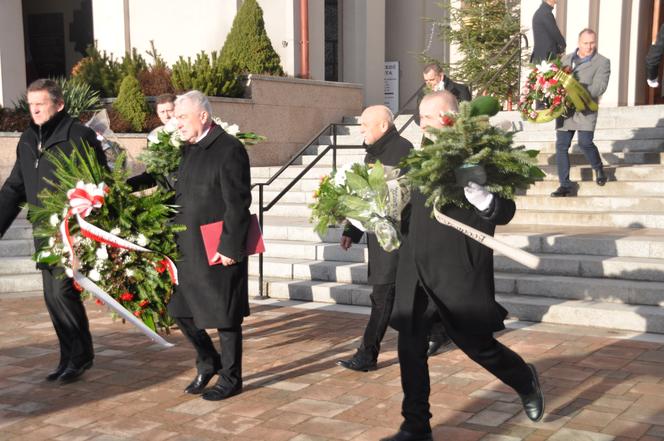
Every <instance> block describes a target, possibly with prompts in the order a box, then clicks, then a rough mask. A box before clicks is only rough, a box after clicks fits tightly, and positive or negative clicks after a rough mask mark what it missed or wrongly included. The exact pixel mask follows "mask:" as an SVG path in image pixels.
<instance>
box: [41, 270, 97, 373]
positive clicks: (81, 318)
mask: <svg viewBox="0 0 664 441" xmlns="http://www.w3.org/2000/svg"><path fill="white" fill-rule="evenodd" d="M42 280H43V283H44V300H45V302H46V309H48V314H49V315H50V316H51V322H53V327H54V328H55V333H56V335H57V336H58V341H59V342H60V364H59V366H69V367H73V368H78V367H81V366H82V365H84V364H86V363H87V362H89V361H91V360H92V359H93V358H94V349H93V347H92V336H91V335H90V326H89V324H88V316H87V315H86V314H85V307H84V306H83V301H82V300H81V293H80V292H78V291H77V290H76V288H74V284H73V281H72V279H70V278H68V277H64V271H63V270H62V269H60V268H53V269H46V270H42Z"/></svg>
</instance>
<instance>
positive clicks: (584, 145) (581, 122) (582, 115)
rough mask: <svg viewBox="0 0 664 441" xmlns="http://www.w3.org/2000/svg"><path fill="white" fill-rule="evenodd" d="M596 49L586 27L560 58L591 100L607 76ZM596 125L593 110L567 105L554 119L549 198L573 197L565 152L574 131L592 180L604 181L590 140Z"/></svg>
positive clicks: (605, 61) (604, 62)
mask: <svg viewBox="0 0 664 441" xmlns="http://www.w3.org/2000/svg"><path fill="white" fill-rule="evenodd" d="M596 48H597V34H596V33H595V31H593V30H592V29H588V28H586V29H584V30H582V31H581V32H580V33H579V47H578V48H577V50H576V51H574V52H572V53H571V54H567V55H565V57H563V59H562V63H563V65H565V66H570V67H571V68H572V72H573V74H574V77H575V78H576V79H577V80H578V82H579V83H580V84H581V86H583V87H585V88H586V89H587V90H588V93H589V94H590V96H591V97H592V99H593V100H594V101H597V100H598V98H599V97H600V96H601V95H602V94H603V93H604V91H605V90H606V88H607V86H608V85H609V76H610V75H611V63H610V62H609V59H608V58H606V57H603V56H602V55H600V54H599V53H597V49H596ZM596 125H597V111H596V110H594V111H593V110H591V109H590V108H586V109H585V110H583V111H578V110H575V109H574V108H571V107H570V108H569V109H568V110H567V114H566V115H564V116H561V117H560V118H558V119H557V120H556V168H557V169H558V181H559V182H560V187H558V189H557V190H556V191H554V192H553V193H551V196H552V197H565V196H574V189H573V185H572V182H571V181H570V180H569V154H568V150H569V147H570V145H571V143H572V138H573V137H574V132H578V140H579V147H581V151H583V154H584V155H585V157H586V159H588V162H590V166H591V167H592V168H593V170H595V182H597V185H600V186H601V185H604V184H606V174H604V167H603V165H602V159H601V158H600V156H599V151H598V150H597V146H596V145H595V143H594V142H593V138H594V136H595V126H596Z"/></svg>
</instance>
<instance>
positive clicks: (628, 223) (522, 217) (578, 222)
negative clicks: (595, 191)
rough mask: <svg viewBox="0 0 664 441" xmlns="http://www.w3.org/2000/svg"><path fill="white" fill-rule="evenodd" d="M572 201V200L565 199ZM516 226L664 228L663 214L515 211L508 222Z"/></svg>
mask: <svg viewBox="0 0 664 441" xmlns="http://www.w3.org/2000/svg"><path fill="white" fill-rule="evenodd" d="M566 199H572V198H566ZM510 223H512V224H518V225H552V224H553V225H560V226H587V225H594V226H598V227H618V228H664V213H661V212H660V213H647V212H641V211H636V212H630V211H622V212H620V213H601V212H591V211H556V210H517V212H516V215H515V216H514V218H513V219H512V221H511V222H510Z"/></svg>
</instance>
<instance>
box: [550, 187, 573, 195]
mask: <svg viewBox="0 0 664 441" xmlns="http://www.w3.org/2000/svg"><path fill="white" fill-rule="evenodd" d="M566 196H574V192H573V191H572V189H571V188H569V187H564V186H562V185H561V186H560V187H558V189H557V190H556V191H554V192H553V193H551V197H553V198H564V197H566Z"/></svg>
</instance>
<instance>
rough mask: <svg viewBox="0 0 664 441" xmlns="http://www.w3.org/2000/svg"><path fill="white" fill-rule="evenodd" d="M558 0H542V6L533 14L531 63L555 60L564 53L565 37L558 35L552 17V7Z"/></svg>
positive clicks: (556, 25) (554, 20) (556, 26)
mask: <svg viewBox="0 0 664 441" xmlns="http://www.w3.org/2000/svg"><path fill="white" fill-rule="evenodd" d="M557 1H558V0H542V4H541V5H540V7H539V8H537V11H535V13H534V14H533V22H532V23H533V40H535V41H534V42H533V53H532V54H531V55H530V62H531V63H539V62H540V61H542V60H549V59H551V58H555V57H556V56H557V55H558V54H564V53H565V47H566V46H567V43H565V37H563V34H561V33H560V29H558V24H557V23H556V18H555V17H554V16H553V7H554V6H555V5H556V2H557Z"/></svg>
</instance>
